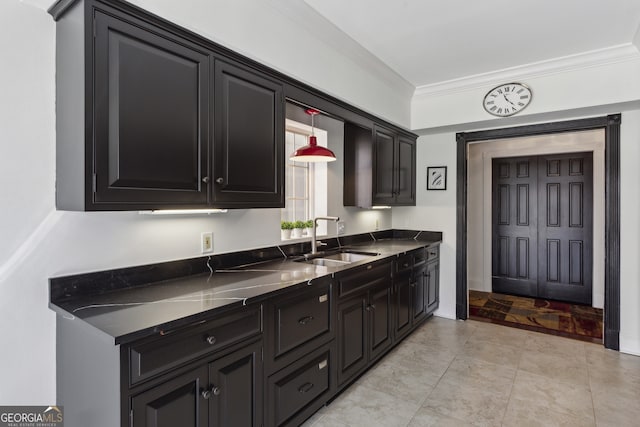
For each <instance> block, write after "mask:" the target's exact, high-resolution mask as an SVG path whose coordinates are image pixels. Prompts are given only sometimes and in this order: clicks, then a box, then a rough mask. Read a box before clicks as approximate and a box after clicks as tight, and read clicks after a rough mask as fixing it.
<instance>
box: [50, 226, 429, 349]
mask: <svg viewBox="0 0 640 427" xmlns="http://www.w3.org/2000/svg"><path fill="white" fill-rule="evenodd" d="M439 243H440V240H424V239H422V240H415V239H407V238H387V239H382V240H368V241H361V242H357V243H354V244H351V245H349V246H348V247H345V246H342V249H346V248H349V249H353V250H357V251H367V252H374V253H377V254H378V255H377V256H372V257H370V258H368V259H366V260H363V261H358V262H354V263H351V264H347V265H344V266H340V267H324V266H317V265H313V264H309V263H305V262H297V261H296V260H295V259H296V258H297V257H293V258H292V257H287V258H285V255H284V252H283V253H282V254H281V256H280V258H279V259H272V260H267V261H262V262H256V263H251V264H245V265H241V266H233V267H230V268H220V266H219V265H215V266H214V267H212V268H211V269H209V266H207V268H206V270H207V271H205V272H199V273H196V274H189V273H194V271H189V270H187V271H186V274H184V275H182V276H178V277H174V278H170V279H168V280H160V281H153V282H150V283H146V284H145V283H142V284H137V285H135V286H122V287H120V286H119V284H116V283H114V282H118V281H126V280H123V278H122V277H123V276H124V274H118V272H117V271H114V272H101V273H90V274H89V275H80V276H70V277H65V278H57V279H51V287H52V296H51V303H50V307H51V308H52V309H53V310H54V311H56V312H57V313H58V314H59V315H61V316H63V317H65V318H69V319H80V320H82V321H84V322H87V323H88V324H90V325H92V326H93V327H95V328H97V329H98V330H100V331H102V332H104V333H105V334H107V335H108V336H110V337H112V338H113V339H114V343H115V344H124V343H128V342H131V341H133V340H136V339H139V338H143V337H147V336H151V335H154V334H162V333H166V332H167V331H170V330H173V329H176V328H179V327H183V326H186V325H189V324H193V323H197V322H199V321H202V320H204V319H206V318H208V317H210V316H211V315H212V314H214V312H217V311H223V310H225V309H231V308H234V307H237V306H241V305H247V304H251V303H254V302H259V301H260V300H262V299H265V298H267V297H270V296H272V295H273V294H274V293H275V292H278V291H282V290H284V289H290V288H291V289H294V288H296V287H304V286H308V285H310V284H312V283H313V281H314V280H316V279H319V278H321V277H326V276H328V275H331V276H333V275H334V274H336V273H338V272H340V271H343V270H347V269H349V268H353V267H355V266H358V265H363V264H367V263H370V262H375V261H379V260H382V259H385V258H389V257H395V256H397V255H398V254H402V253H405V252H408V251H411V250H414V249H419V248H421V247H426V246H430V245H433V244H439ZM278 249H280V248H278ZM334 249H337V248H334ZM281 251H282V250H281ZM210 261H211V260H210V259H209V260H207V264H209V262H210ZM209 265H210V264H209ZM147 267H148V268H147V269H146V270H145V274H146V273H147V272H148V271H152V270H153V267H152V266H147ZM123 271H125V270H120V272H123ZM125 272H128V270H127V271H125ZM98 274H99V275H98ZM137 274H138V275H140V273H139V272H138V273H137ZM176 274H179V273H176ZM77 278H81V279H82V280H84V282H85V283H88V282H89V281H92V282H91V291H92V292H89V293H85V292H75V290H76V289H77V288H79V286H78V285H77V284H78V283H81V282H82V281H81V280H79V279H77ZM72 279H75V281H73V280H72ZM70 282H72V283H73V286H72V287H71V288H72V291H69V285H68V283H70ZM96 282H102V283H96ZM62 284H64V285H65V286H66V288H65V291H66V294H64V295H62V294H59V293H58V292H55V291H57V289H54V287H60V286H62ZM105 290H106V291H105Z"/></svg>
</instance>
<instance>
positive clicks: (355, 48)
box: [131, 0, 414, 127]
mask: <svg viewBox="0 0 640 427" xmlns="http://www.w3.org/2000/svg"><path fill="white" fill-rule="evenodd" d="M131 3H133V4H136V5H138V6H141V7H143V8H145V9H147V10H149V11H151V12H153V13H155V14H157V15H160V16H162V17H163V18H166V19H169V20H170V21H172V22H175V23H177V24H179V25H182V26H183V27H185V28H189V29H191V30H193V31H195V32H196V33H198V34H202V35H204V36H205V37H207V38H209V39H210V40H213V41H216V42H219V43H221V44H223V45H225V46H228V47H230V48H232V49H234V50H235V51H237V52H240V53H242V54H244V55H246V56H248V57H251V58H253V59H256V60H258V61H260V62H262V63H263V64H266V65H269V66H271V67H273V68H275V69H277V70H280V71H282V72H283V73H285V74H288V75H289V76H292V77H295V78H297V79H299V80H301V81H303V82H305V83H308V84H310V85H312V86H314V87H317V88H319V89H322V90H324V91H325V92H327V93H329V94H331V95H334V96H336V97H337V98H340V99H343V100H346V101H347V102H349V103H350V104H352V105H356V106H358V107H360V108H362V109H363V110H366V111H369V112H371V113H373V114H375V115H378V116H381V117H386V118H387V119H388V120H390V121H392V122H395V123H397V124H400V125H401V126H404V127H409V116H410V101H411V96H412V95H413V90H414V87H413V86H412V85H410V84H409V83H408V82H407V81H406V80H404V79H403V78H401V77H400V76H399V75H398V74H397V73H395V72H394V71H392V70H391V69H390V68H389V67H388V66H386V65H385V64H383V63H382V62H381V61H380V60H379V59H377V58H376V57H374V56H373V55H371V54H370V53H369V52H368V51H366V50H365V49H364V48H362V47H361V46H360V45H358V44H357V43H355V42H354V41H353V40H352V39H351V38H349V37H346V36H345V35H344V33H342V32H341V31H339V30H338V29H337V28H336V27H335V26H334V25H333V24H331V23H329V22H328V21H326V19H325V18H324V17H322V16H321V15H319V14H318V13H317V12H316V11H315V10H313V9H312V8H311V7H310V6H308V5H307V4H306V3H305V2H303V1H299V0H234V1H229V0H189V1H188V2H185V1H175V0H132V1H131ZM186 5H188V6H189V7H185V6H186ZM301 17H302V18H301Z"/></svg>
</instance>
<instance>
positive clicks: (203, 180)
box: [202, 176, 209, 184]
mask: <svg viewBox="0 0 640 427" xmlns="http://www.w3.org/2000/svg"><path fill="white" fill-rule="evenodd" d="M202 182H204V183H205V184H208V183H209V177H208V176H205V177H204V178H202Z"/></svg>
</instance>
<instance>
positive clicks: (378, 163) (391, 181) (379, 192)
mask: <svg viewBox="0 0 640 427" xmlns="http://www.w3.org/2000/svg"><path fill="white" fill-rule="evenodd" d="M373 146H374V150H373V153H374V162H373V183H374V185H373V204H374V205H376V204H377V205H391V204H393V203H394V202H395V196H396V191H395V188H396V173H395V172H396V170H395V164H396V161H397V159H396V152H395V151H396V150H395V148H396V147H395V135H394V134H393V133H392V132H390V131H387V130H386V129H381V128H379V127H377V126H376V128H375V129H374V136H373Z"/></svg>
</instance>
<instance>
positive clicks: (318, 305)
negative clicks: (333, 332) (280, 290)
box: [274, 284, 331, 357]
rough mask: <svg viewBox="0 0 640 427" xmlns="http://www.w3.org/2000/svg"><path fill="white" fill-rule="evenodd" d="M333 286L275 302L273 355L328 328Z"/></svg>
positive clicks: (296, 345)
mask: <svg viewBox="0 0 640 427" xmlns="http://www.w3.org/2000/svg"><path fill="white" fill-rule="evenodd" d="M330 291H331V289H330V285H328V284H327V285H324V286H320V287H319V288H318V289H314V290H313V291H312V292H306V293H304V294H302V295H297V296H295V297H292V298H290V299H287V300H284V301H281V302H276V303H275V313H274V315H275V319H276V330H275V333H276V336H275V338H276V339H275V352H274V355H275V356H276V357H277V356H280V355H282V354H284V353H286V352H288V351H290V350H292V349H294V348H296V347H298V346H299V345H302V344H304V343H305V342H307V341H309V340H311V339H313V338H315V337H317V336H318V335H322V334H323V333H326V332H328V331H329V328H330V318H331V311H330V309H331V304H330V302H329V297H330V294H329V292H330Z"/></svg>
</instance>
